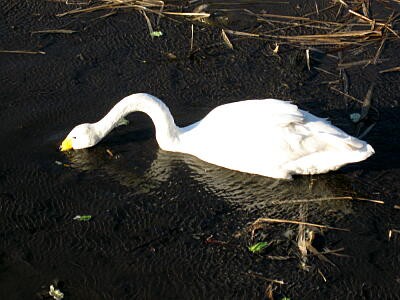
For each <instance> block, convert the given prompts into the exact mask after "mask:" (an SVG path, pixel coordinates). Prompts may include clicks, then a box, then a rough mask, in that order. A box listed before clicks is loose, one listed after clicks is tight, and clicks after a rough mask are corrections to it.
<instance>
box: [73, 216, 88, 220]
mask: <svg viewBox="0 0 400 300" xmlns="http://www.w3.org/2000/svg"><path fill="white" fill-rule="evenodd" d="M91 218H92V216H91V215H83V216H79V215H77V216H75V217H74V220H77V221H89V220H90V219H91Z"/></svg>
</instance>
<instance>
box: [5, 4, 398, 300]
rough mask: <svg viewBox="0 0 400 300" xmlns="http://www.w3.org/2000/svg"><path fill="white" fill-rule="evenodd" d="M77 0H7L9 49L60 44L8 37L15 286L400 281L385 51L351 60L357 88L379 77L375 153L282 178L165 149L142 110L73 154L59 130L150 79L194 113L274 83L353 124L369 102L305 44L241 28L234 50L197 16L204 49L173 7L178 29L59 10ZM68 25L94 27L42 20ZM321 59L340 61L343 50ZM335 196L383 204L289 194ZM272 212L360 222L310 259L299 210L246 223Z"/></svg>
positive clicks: (378, 287) (280, 94) (169, 287)
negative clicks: (357, 101)
mask: <svg viewBox="0 0 400 300" xmlns="http://www.w3.org/2000/svg"><path fill="white" fill-rule="evenodd" d="M312 5H314V4H312ZM66 8H68V7H66V6H65V4H62V3H55V2H42V1H30V2H17V3H13V2H8V1H3V2H1V3H0V16H1V18H0V32H1V35H0V40H1V48H2V49H8V50H22V49H25V50H41V51H44V52H46V54H45V55H40V54H38V55H27V54H25V55H23V54H19V55H17V54H4V53H2V54H0V66H1V68H0V82H1V87H0V95H1V103H0V128H1V130H0V144H1V147H0V224H1V226H0V237H1V238H0V297H1V298H2V299H33V298H35V297H39V298H40V297H43V294H41V293H43V292H45V291H47V290H48V286H49V285H50V284H51V283H53V282H54V281H57V282H58V286H59V287H60V289H61V290H62V291H63V292H64V293H65V298H66V299H136V298H138V299H154V298H162V299H164V298H168V299H192V298H194V299H199V298H201V299H203V298H204V299H205V298H230V299H232V298H243V299H260V298H263V297H265V288H266V287H267V286H268V284H269V282H268V281H267V280H265V278H271V279H276V280H283V281H284V282H285V284H284V285H279V284H275V285H274V288H275V289H276V290H275V295H276V296H277V298H278V299H280V297H283V296H287V297H290V298H291V299H316V298H318V299H321V298H329V299H331V298H337V299H344V298H346V299H360V298H366V299H376V298H386V299H389V298H391V299H393V298H398V293H399V288H398V286H399V285H398V281H399V280H400V274H399V273H398V267H399V256H398V248H399V240H398V237H397V236H396V235H395V234H394V236H393V237H392V239H391V240H390V241H389V240H388V230H389V229H391V228H395V229H396V228H397V229H400V219H399V211H398V210H396V209H395V208H394V205H395V204H398V199H399V195H400V184H399V182H398V178H399V175H400V170H399V167H400V158H399V155H398V153H399V150H400V146H399V145H400V140H399V134H398V130H399V127H400V125H399V124H400V123H399V113H400V110H399V108H398V100H399V98H398V95H399V94H400V93H399V92H400V91H399V86H400V85H399V82H400V77H399V74H398V73H397V74H396V73H393V74H385V75H380V74H379V70H380V69H381V68H383V66H369V67H367V68H364V69H360V68H355V69H350V70H349V71H348V73H349V77H350V79H351V90H350V91H351V93H352V94H353V95H355V96H356V97H358V98H363V96H364V95H365V93H366V91H367V89H368V87H369V85H370V83H371V82H375V83H376V84H377V86H376V89H375V92H374V95H375V97H374V103H375V105H376V106H377V107H378V109H379V111H380V120H379V122H378V124H377V126H376V127H375V128H374V129H373V131H372V132H371V133H370V134H369V136H368V137H367V140H368V142H369V143H371V144H372V145H373V146H374V148H375V150H376V155H375V156H374V157H372V158H371V159H369V160H368V161H366V162H363V163H359V164H356V165H352V166H347V167H345V168H343V169H341V170H339V171H338V172H334V173H329V174H325V175H320V176H313V177H297V178H295V179H294V180H293V181H277V180H272V179H268V178H264V177H260V176H254V175H248V174H242V173H237V172H233V171H230V170H226V169H223V168H218V167H215V166H213V165H210V164H207V163H204V162H202V161H199V160H198V159H196V158H194V157H191V156H187V155H181V154H171V153H167V152H164V151H161V150H159V149H158V146H157V144H156V142H155V139H154V129H153V126H152V124H151V122H150V120H149V119H148V118H147V117H146V116H144V115H143V114H139V113H138V114H132V115H131V116H129V119H130V120H131V124H130V125H129V126H126V127H120V128H118V129H116V130H115V131H114V132H113V133H112V134H111V135H110V136H109V137H107V138H106V139H105V140H104V141H103V142H102V143H101V144H99V145H98V146H96V147H95V148H93V149H89V150H82V151H77V152H72V153H67V154H65V153H60V152H58V150H57V147H58V145H59V143H60V141H61V140H62V138H63V137H64V136H65V135H66V133H68V131H69V130H70V129H71V128H72V127H73V126H75V125H76V124H78V123H82V122H92V121H95V120H97V119H98V118H99V117H100V116H102V115H103V114H104V113H105V112H106V111H107V110H108V109H110V108H111V107H112V106H113V105H114V104H115V103H116V102H117V101H118V100H119V99H120V98H122V97H123V96H125V95H127V94H130V93H134V92H148V93H152V94H154V95H156V96H158V97H160V98H161V99H163V100H164V101H165V102H166V103H167V104H168V106H169V107H170V108H171V111H172V113H173V114H174V116H175V119H176V123H177V124H179V125H182V126H183V125H187V124H189V123H191V122H193V121H196V120H198V119H199V118H201V117H202V116H204V115H205V114H206V113H207V111H209V110H210V109H211V108H212V107H215V106H216V105H219V104H222V103H227V102H232V101H236V100H241V99H250V98H267V97H275V98H281V99H290V100H293V101H294V102H295V103H296V104H298V105H299V106H301V107H302V108H304V109H307V110H310V111H311V112H313V113H315V114H318V115H320V116H325V117H329V118H330V119H331V120H332V122H333V123H334V124H337V125H338V126H340V127H341V128H343V129H345V130H346V131H348V132H350V133H353V132H354V130H355V128H354V127H353V125H352V124H351V122H350V121H349V120H348V114H349V113H350V112H352V110H354V109H356V108H357V107H354V106H351V105H350V106H349V104H348V102H346V101H345V100H344V99H343V97H341V96H340V95H337V94H334V93H332V92H331V91H330V90H329V89H328V88H327V87H326V85H323V84H321V82H323V81H326V80H332V79H331V78H329V75H326V74H320V73H312V72H311V73H310V72H308V71H307V68H306V65H305V60H304V55H303V52H302V51H299V50H296V49H294V50H293V49H282V51H283V52H282V58H281V59H279V58H277V57H275V56H273V55H270V53H271V47H273V45H271V44H269V43H266V42H260V41H256V40H240V41H237V42H236V43H235V50H233V51H232V50H229V49H227V48H226V47H224V46H223V45H222V46H217V47H216V46H211V45H212V44H215V43H216V42H220V41H221V39H220V35H219V31H218V30H217V29H213V28H208V29H202V28H203V27H201V26H196V27H195V39H194V45H195V49H198V51H195V52H194V53H192V55H189V52H190V35H191V28H190V24H186V23H175V22H171V21H168V20H164V19H162V20H161V23H160V28H161V29H162V31H163V32H164V36H163V38H160V39H157V38H154V39H151V38H150V37H149V35H148V31H147V27H146V24H145V20H144V19H143V17H142V16H140V15H139V14H137V13H119V14H116V15H114V16H112V17H108V18H100V19H99V18H97V17H98V15H85V16H79V17H65V18H57V17H55V16H54V15H55V14H56V13H59V12H63V11H65V10H66ZM295 8H296V5H295V3H294V4H293V5H290V6H289V7H284V6H280V7H278V8H276V7H275V8H273V7H272V8H271V7H267V8H266V9H276V10H277V12H278V13H282V11H280V10H283V12H285V11H287V13H293V11H292V10H293V9H295ZM296 9H297V8H296ZM301 9H304V10H306V9H307V6H306V7H301ZM229 18H230V17H228V19H229ZM230 20H232V18H231V19H230ZM246 22H247V21H246ZM246 22H245V23H246ZM252 22H253V21H252V20H250V21H248V23H246V24H244V25H243V23H241V24H239V25H237V23H235V24H234V25H235V26H236V25H237V26H238V27H239V28H240V27H246V26H253V24H252ZM60 28H68V29H73V30H76V31H78V32H77V33H74V34H70V35H66V34H61V35H60V34H32V31H38V30H46V29H60ZM396 47H398V42H397V43H396V42H394V43H390V44H388V45H387V47H386V48H385V52H384V54H383V56H384V57H386V58H390V61H388V62H387V64H386V65H385V67H390V66H396V65H398V63H399V61H398V59H396V57H397V56H396V55H395V53H396V49H397V48H396ZM371 53H374V51H373V49H371ZM171 54H173V55H171ZM369 54H370V53H364V54H363V55H369ZM360 59H361V58H360ZM396 61H397V62H396ZM319 63H320V66H321V67H323V68H326V69H332V68H334V65H333V62H332V61H331V60H330V59H329V58H321V61H320V62H319ZM107 150H110V151H111V152H112V153H113V156H111V155H110V154H108V153H107ZM334 196H358V197H365V198H373V199H378V200H382V201H384V202H385V204H384V205H379V204H373V203H368V202H349V201H343V200H342V201H339V200H338V201H308V202H306V203H305V202H301V203H298V202H288V200H295V199H315V198H326V197H334ZM76 215H91V216H92V219H91V220H90V221H88V222H78V221H74V220H73V218H74V217H75V216H76ZM258 217H270V218H281V219H296V220H298V219H301V218H303V219H305V220H307V221H308V222H313V223H318V224H326V225H331V226H335V227H340V228H346V229H349V230H350V231H349V232H346V231H333V230H332V231H327V232H324V233H323V235H322V240H323V242H324V244H325V246H327V247H328V248H329V249H331V250H334V249H340V248H344V250H342V251H341V252H340V253H341V254H345V255H346V256H334V255H327V258H328V259H329V261H330V262H326V261H323V260H321V259H318V258H317V257H310V258H309V260H308V265H309V266H310V268H309V270H308V271H304V270H303V269H301V268H300V267H299V263H300V259H299V257H298V251H297V248H296V247H295V246H294V244H293V243H294V239H295V237H294V238H292V240H290V239H288V236H290V234H289V233H291V232H292V233H293V234H294V235H295V234H296V233H297V230H298V226H296V225H282V224H278V225H269V226H267V227H266V228H264V230H262V231H261V232H258V233H257V234H256V236H255V238H254V240H251V235H250V234H248V233H247V232H246V231H244V229H245V228H246V227H247V226H248V225H249V224H250V223H251V222H253V221H254V220H256V219H257V218H258ZM210 236H212V238H210ZM256 241H274V243H273V245H272V246H271V247H270V248H269V249H268V250H267V252H265V253H263V254H261V255H254V254H251V253H250V252H249V251H248V250H247V246H248V245H250V244H252V243H254V242H256ZM268 255H269V256H270V258H268ZM271 256H273V257H277V256H285V257H288V258H287V259H285V260H276V259H271ZM254 274H258V275H259V276H258V277H257V276H255V275H254ZM321 274H323V275H321ZM260 276H261V277H260ZM324 277H325V280H326V281H325V280H324ZM38 295H42V296H38Z"/></svg>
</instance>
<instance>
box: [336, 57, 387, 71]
mask: <svg viewBox="0 0 400 300" xmlns="http://www.w3.org/2000/svg"><path fill="white" fill-rule="evenodd" d="M384 61H387V59H377V60H376V61H375V60H374V59H363V60H359V61H353V62H346V63H339V64H338V65H337V67H338V69H348V68H352V67H356V66H362V65H364V66H365V65H369V64H374V65H375V64H377V63H382V62H384Z"/></svg>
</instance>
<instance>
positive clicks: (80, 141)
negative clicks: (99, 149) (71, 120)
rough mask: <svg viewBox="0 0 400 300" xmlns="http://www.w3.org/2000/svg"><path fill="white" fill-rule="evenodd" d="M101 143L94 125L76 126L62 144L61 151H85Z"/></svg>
mask: <svg viewBox="0 0 400 300" xmlns="http://www.w3.org/2000/svg"><path fill="white" fill-rule="evenodd" d="M99 141H100V138H99V137H98V135H97V133H96V130H94V128H93V125H92V124H88V123H86V124H81V125H78V126H76V127H75V128H74V129H72V130H71V132H70V133H69V134H68V135H67V137H66V138H65V140H64V141H63V142H62V143H61V146H60V150H61V151H67V150H71V149H83V148H89V147H92V146H94V145H96V144H97V143H98V142H99Z"/></svg>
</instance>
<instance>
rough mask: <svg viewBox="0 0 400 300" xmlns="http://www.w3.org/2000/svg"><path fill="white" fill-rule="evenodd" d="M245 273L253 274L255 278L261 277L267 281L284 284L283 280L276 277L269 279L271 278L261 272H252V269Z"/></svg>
mask: <svg viewBox="0 0 400 300" xmlns="http://www.w3.org/2000/svg"><path fill="white" fill-rule="evenodd" d="M246 274H247V275H250V276H253V277H257V278H261V279H263V280H265V281H269V282H273V283H277V284H285V282H284V281H283V280H276V279H271V278H267V277H265V276H263V275H261V274H258V273H256V272H252V271H248V272H247V273H246Z"/></svg>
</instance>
